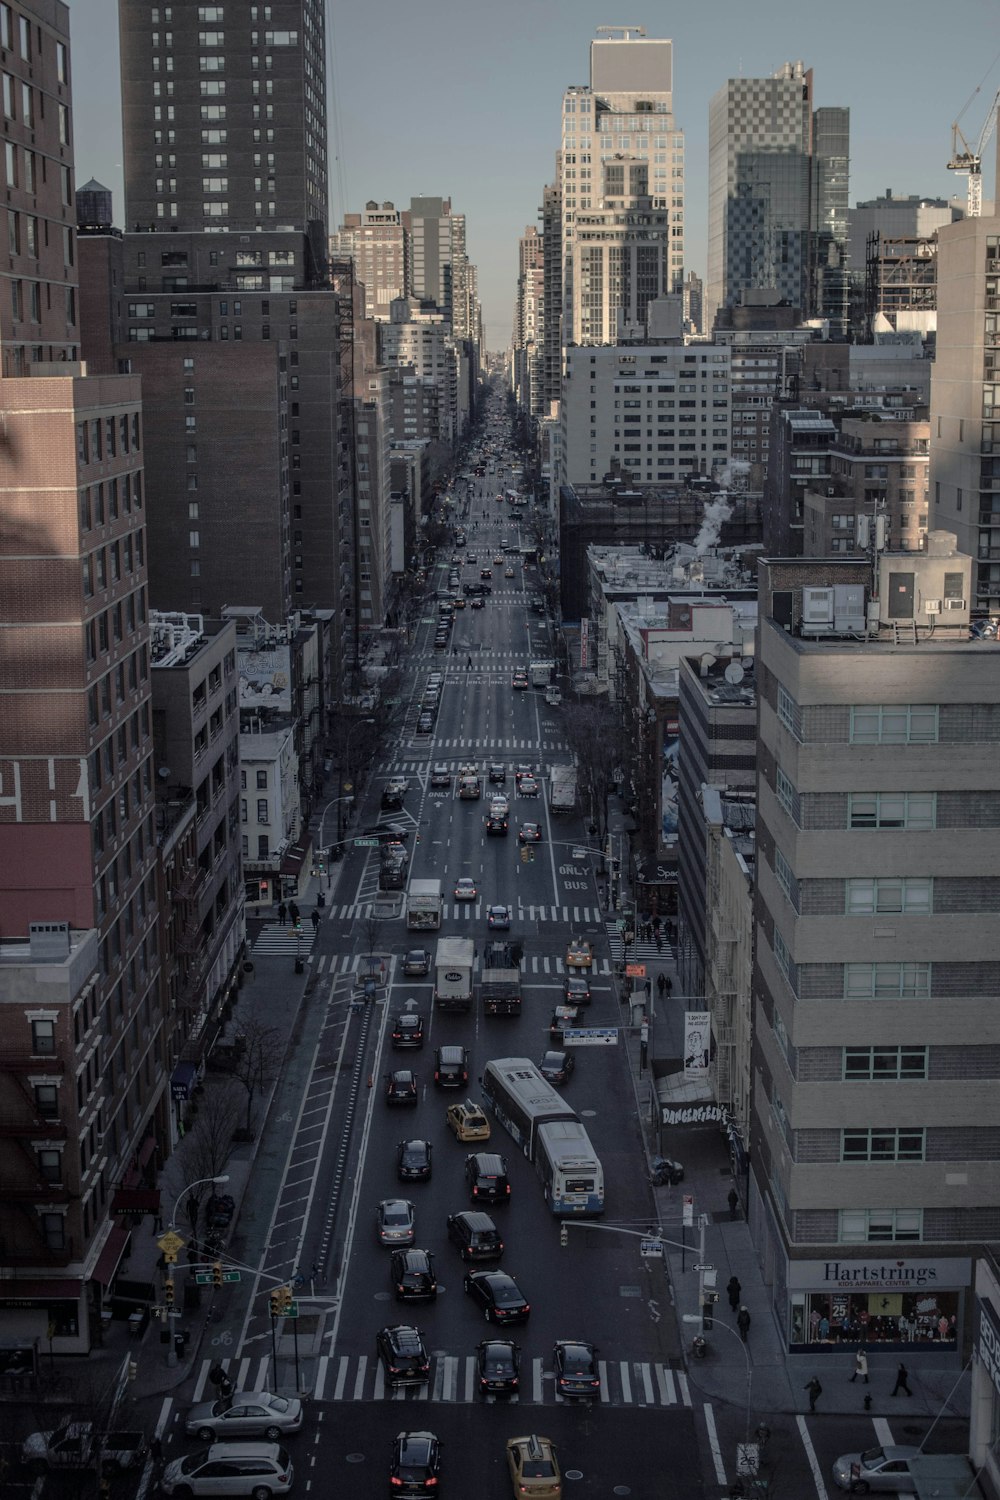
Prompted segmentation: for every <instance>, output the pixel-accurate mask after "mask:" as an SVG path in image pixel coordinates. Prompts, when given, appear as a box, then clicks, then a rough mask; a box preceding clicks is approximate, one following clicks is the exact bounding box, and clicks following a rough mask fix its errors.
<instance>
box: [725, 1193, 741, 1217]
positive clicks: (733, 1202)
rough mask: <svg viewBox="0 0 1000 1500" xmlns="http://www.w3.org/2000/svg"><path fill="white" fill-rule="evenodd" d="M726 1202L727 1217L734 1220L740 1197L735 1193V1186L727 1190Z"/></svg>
mask: <svg viewBox="0 0 1000 1500" xmlns="http://www.w3.org/2000/svg"><path fill="white" fill-rule="evenodd" d="M726 1201H727V1202H728V1204H729V1217H730V1218H731V1219H735V1218H736V1214H737V1210H738V1209H739V1206H740V1195H739V1193H738V1192H737V1191H736V1188H735V1186H734V1187H731V1188H730V1189H729V1197H728V1199H727V1200H726Z"/></svg>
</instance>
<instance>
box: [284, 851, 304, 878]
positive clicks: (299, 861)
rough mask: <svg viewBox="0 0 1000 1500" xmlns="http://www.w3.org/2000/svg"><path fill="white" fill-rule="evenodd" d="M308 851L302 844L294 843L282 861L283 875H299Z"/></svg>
mask: <svg viewBox="0 0 1000 1500" xmlns="http://www.w3.org/2000/svg"><path fill="white" fill-rule="evenodd" d="M305 857H306V851H305V848H304V847H303V845H302V844H293V845H292V847H291V848H290V849H289V850H288V852H287V854H285V856H284V858H283V859H282V861H281V873H282V875H298V873H299V871H300V870H301V869H302V865H303V863H304V861H305Z"/></svg>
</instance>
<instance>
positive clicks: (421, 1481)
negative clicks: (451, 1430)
mask: <svg viewBox="0 0 1000 1500" xmlns="http://www.w3.org/2000/svg"><path fill="white" fill-rule="evenodd" d="M440 1477H441V1443H440V1440H439V1439H438V1438H436V1437H435V1436H434V1433H433V1432H400V1433H397V1435H396V1438H395V1440H394V1442H393V1445H392V1461H391V1463H390V1465H389V1493H390V1494H392V1495H401V1496H403V1497H405V1500H430V1496H432V1495H438V1494H440V1490H439V1489H438V1480H439V1479H440Z"/></svg>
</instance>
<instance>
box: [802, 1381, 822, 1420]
mask: <svg viewBox="0 0 1000 1500" xmlns="http://www.w3.org/2000/svg"><path fill="white" fill-rule="evenodd" d="M805 1388H806V1390H807V1391H808V1392H809V1410H810V1412H814V1411H815V1410H816V1402H817V1401H818V1400H819V1398H820V1396H822V1394H823V1387H822V1386H821V1385H820V1383H819V1381H818V1380H817V1379H816V1376H815V1375H814V1376H813V1378H812V1380H809V1381H807V1382H806V1387H805Z"/></svg>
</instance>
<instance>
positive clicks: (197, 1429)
mask: <svg viewBox="0 0 1000 1500" xmlns="http://www.w3.org/2000/svg"><path fill="white" fill-rule="evenodd" d="M301 1426H302V1402H301V1401H298V1400H296V1399H295V1398H294V1397H285V1396H272V1395H269V1393H268V1392H267V1391H235V1392H234V1393H233V1395H231V1396H224V1397H222V1398H221V1400H219V1401H203V1402H201V1404H200V1405H198V1406H192V1408H191V1410H190V1411H189V1412H188V1414H187V1418H186V1420H185V1422H184V1431H185V1432H186V1433H187V1435H188V1437H196V1438H198V1439H200V1441H201V1442H203V1443H210V1442H214V1441H215V1440H216V1439H217V1438H244V1437H253V1436H258V1435H259V1436H260V1437H265V1438H267V1441H268V1442H269V1443H276V1442H278V1441H279V1439H280V1438H282V1437H284V1436H286V1434H288V1433H289V1432H298V1430H299V1428H300V1427H301Z"/></svg>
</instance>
